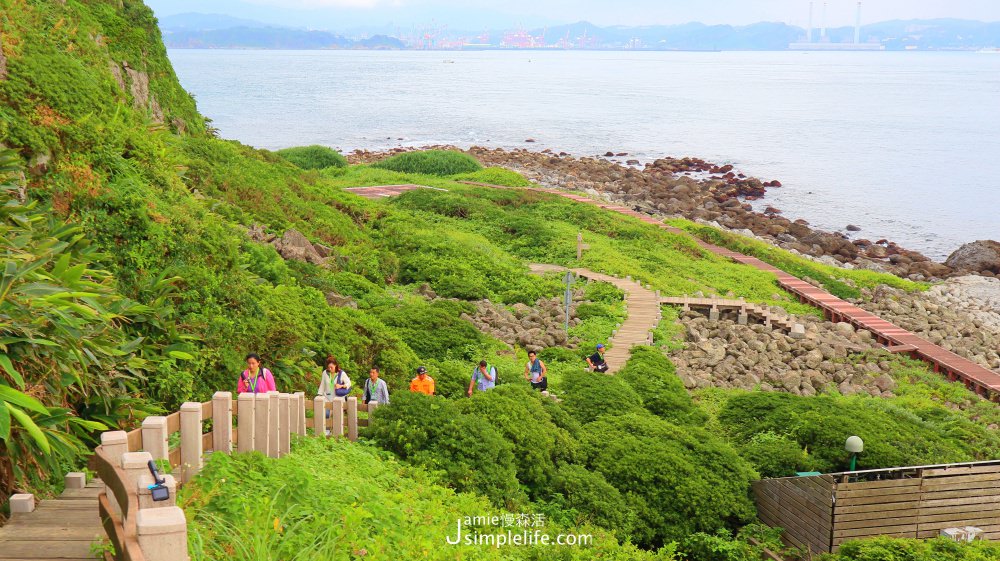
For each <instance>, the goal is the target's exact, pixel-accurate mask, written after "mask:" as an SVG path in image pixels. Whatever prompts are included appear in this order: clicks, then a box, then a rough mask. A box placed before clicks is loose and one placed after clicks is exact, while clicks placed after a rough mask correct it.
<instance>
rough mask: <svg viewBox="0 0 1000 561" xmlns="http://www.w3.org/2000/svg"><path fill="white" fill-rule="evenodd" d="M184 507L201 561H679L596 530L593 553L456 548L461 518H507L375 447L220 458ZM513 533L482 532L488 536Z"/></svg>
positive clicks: (299, 447) (187, 491) (553, 529)
mask: <svg viewBox="0 0 1000 561" xmlns="http://www.w3.org/2000/svg"><path fill="white" fill-rule="evenodd" d="M180 504H181V505H182V507H183V508H184V509H185V511H186V512H187V513H189V514H188V516H189V542H190V544H191V545H190V549H191V551H190V554H191V558H192V559H193V560H194V561H202V560H210V559H298V560H301V561H321V560H323V561H325V560H329V559H348V558H358V557H362V558H364V557H370V558H372V559H456V558H461V559H482V560H498V561H499V560H501V559H502V560H520V559H524V560H538V559H553V560H557V561H561V560H564V561H570V560H580V561H583V560H589V559H596V558H604V559H618V560H634V561H646V560H648V561H654V560H657V561H677V560H676V558H675V557H674V556H673V555H672V554H670V552H669V551H664V552H661V554H660V555H656V554H654V553H648V552H644V551H641V550H638V549H636V548H635V547H633V546H630V545H618V543H617V541H616V540H615V538H614V537H613V536H611V535H610V534H609V533H608V532H606V531H604V530H601V529H600V528H596V527H593V526H581V527H579V528H574V529H572V531H573V532H579V533H583V534H591V535H592V536H593V545H591V546H575V547H569V546H555V545H553V546H533V547H510V546H508V547H503V548H497V547H494V546H489V545H465V544H459V545H449V544H448V543H447V542H446V539H447V538H452V539H454V536H455V534H456V527H457V521H458V520H459V519H463V518H464V517H466V516H494V515H502V514H504V511H502V510H500V509H497V508H495V507H494V506H492V505H491V504H489V502H487V501H486V500H484V499H483V498H481V497H479V496H476V495H475V494H471V493H455V492H454V491H452V490H450V489H446V488H444V487H441V486H439V485H437V484H435V483H434V479H433V478H432V477H429V476H428V475H427V474H426V473H425V472H424V471H423V470H422V469H414V468H410V467H407V466H404V465H400V464H399V463H398V462H396V461H394V460H392V459H391V458H390V457H389V456H388V455H387V454H386V453H385V452H379V451H376V450H374V449H373V448H372V447H370V446H366V445H363V444H348V443H344V442H339V443H338V442H334V441H329V440H321V439H314V438H308V439H304V440H300V441H298V442H296V444H295V446H294V447H293V451H292V453H291V454H290V455H289V456H287V457H286V458H284V459H282V460H274V459H269V458H266V457H265V456H263V455H262V454H260V453H249V454H234V455H232V456H227V455H223V454H213V455H212V457H211V458H210V459H209V461H208V463H207V464H206V466H205V467H204V469H203V471H202V473H201V475H200V476H199V477H198V479H197V480H196V481H195V482H194V483H192V484H190V485H188V486H186V487H185V488H184V490H183V492H182V493H181V498H180ZM519 512H530V511H519ZM515 514H516V513H515ZM507 529H508V528H504V527H499V528H498V527H494V526H485V527H483V526H480V527H477V528H474V530H475V531H478V532H481V533H499V532H503V533H506V530H507ZM468 530H469V528H467V527H466V528H465V531H468ZM513 530H514V531H519V530H520V529H519V528H513ZM544 531H545V532H546V533H549V534H551V535H552V536H553V539H554V537H555V535H556V534H559V533H562V532H566V531H568V530H567V529H566V528H564V527H560V526H558V525H556V524H554V523H551V522H549V523H546V524H545V526H544Z"/></svg>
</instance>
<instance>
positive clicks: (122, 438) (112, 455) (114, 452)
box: [101, 425, 166, 516]
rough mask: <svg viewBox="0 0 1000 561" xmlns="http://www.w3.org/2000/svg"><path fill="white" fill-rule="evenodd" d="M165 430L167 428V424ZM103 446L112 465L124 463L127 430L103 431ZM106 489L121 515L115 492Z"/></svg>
mask: <svg viewBox="0 0 1000 561" xmlns="http://www.w3.org/2000/svg"><path fill="white" fill-rule="evenodd" d="M164 430H166V426H165V425H164ZM101 447H102V448H103V449H104V453H105V454H106V455H107V457H108V461H109V462H111V465H113V466H120V465H122V456H124V455H125V454H126V453H127V452H128V435H127V434H126V433H125V431H121V430H115V431H107V432H102V433H101ZM104 490H105V491H106V492H107V494H108V501H109V502H110V503H111V508H112V509H114V511H115V513H116V514H117V515H118V516H121V515H122V511H121V507H119V506H118V501H117V500H115V494H114V493H112V492H111V489H108V488H107V487H105V489H104Z"/></svg>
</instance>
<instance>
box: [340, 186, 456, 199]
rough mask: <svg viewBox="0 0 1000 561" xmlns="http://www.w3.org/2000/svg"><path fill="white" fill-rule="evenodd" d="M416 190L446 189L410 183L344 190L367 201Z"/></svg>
mask: <svg viewBox="0 0 1000 561" xmlns="http://www.w3.org/2000/svg"><path fill="white" fill-rule="evenodd" d="M414 189H434V190H436V191H444V190H445V189H438V188H437V187H428V186H426V185H414V184H412V183H408V184H405V185H373V186H371V187H348V188H347V189H344V191H347V192H348V193H354V194H355V195H358V196H359V197H364V198H366V199H373V200H374V199H385V198H388V197H395V196H397V195H402V194H403V193H405V192H407V191H413V190H414Z"/></svg>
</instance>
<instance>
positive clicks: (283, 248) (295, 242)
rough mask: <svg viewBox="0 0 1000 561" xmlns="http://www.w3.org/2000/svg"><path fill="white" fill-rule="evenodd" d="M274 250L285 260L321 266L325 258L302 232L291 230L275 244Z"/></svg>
mask: <svg viewBox="0 0 1000 561" xmlns="http://www.w3.org/2000/svg"><path fill="white" fill-rule="evenodd" d="M273 245H274V249H276V250H277V251H278V254H279V255H281V256H282V257H283V258H285V259H290V260H292V261H302V262H305V263H313V264H314V265H320V264H322V263H323V257H322V256H321V255H320V254H319V252H318V251H316V248H314V247H313V245H312V242H310V241H309V239H308V238H306V237H305V236H304V235H303V234H302V232H299V231H298V230H295V229H294V228H293V229H290V230H288V231H287V232H285V235H284V236H282V238H281V239H280V240H276V241H275V242H273Z"/></svg>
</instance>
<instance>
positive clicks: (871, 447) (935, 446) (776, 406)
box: [718, 392, 1000, 475]
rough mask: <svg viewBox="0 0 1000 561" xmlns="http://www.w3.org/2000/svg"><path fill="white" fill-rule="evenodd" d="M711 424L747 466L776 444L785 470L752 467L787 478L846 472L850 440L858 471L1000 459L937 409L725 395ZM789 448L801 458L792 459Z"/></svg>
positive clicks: (981, 438) (968, 425)
mask: <svg viewBox="0 0 1000 561" xmlns="http://www.w3.org/2000/svg"><path fill="white" fill-rule="evenodd" d="M718 424H719V426H720V427H721V430H722V431H724V432H725V434H726V435H727V437H728V438H729V439H730V440H731V441H732V442H734V443H737V445H739V443H746V444H745V449H746V450H747V452H748V454H749V455H750V457H753V458H761V456H762V454H761V452H760V451H759V450H758V449H757V447H759V446H760V445H761V444H762V443H765V442H767V441H771V442H772V443H774V442H775V441H777V443H778V444H779V445H780V448H779V450H780V451H781V456H782V457H785V458H787V461H788V462H789V463H787V464H785V465H784V466H783V467H781V466H775V465H774V462H775V461H776V460H777V459H778V458H777V457H775V456H771V457H769V458H766V459H765V460H764V461H765V462H766V463H764V464H762V465H760V464H759V465H758V467H759V468H760V469H761V470H762V471H766V472H768V473H770V474H773V475H778V474H780V475H793V474H794V471H796V469H798V468H802V467H805V466H809V467H812V468H813V469H816V470H817V471H822V472H837V471H844V470H846V469H847V468H848V455H847V454H846V453H845V452H844V451H843V447H844V440H845V439H846V437H847V436H851V435H857V436H860V437H861V438H862V439H864V441H865V451H864V453H863V454H862V456H861V458H860V465H861V466H862V467H863V468H865V469H878V468H887V467H895V466H912V465H927V464H941V463H951V462H966V461H975V460H988V459H992V458H995V457H997V455H998V454H1000V438H998V437H997V435H996V434H995V433H994V432H992V431H990V430H989V429H988V428H986V427H985V426H984V425H982V424H977V423H973V422H971V421H968V420H967V419H964V418H963V416H962V415H960V414H958V413H954V412H951V411H949V410H948V409H947V408H945V407H941V406H940V405H937V406H933V407H926V408H924V409H922V410H919V411H914V410H912V409H910V408H909V407H907V406H906V405H904V404H902V403H899V404H897V403H896V402H894V401H892V400H884V399H874V398H870V397H843V396H839V395H837V396H833V395H830V396H825V395H824V396H816V397H800V396H795V395H791V394H784V393H746V392H743V393H739V392H732V394H731V397H729V398H728V399H727V400H726V401H725V404H724V405H723V406H722V408H721V410H720V411H719V414H718ZM768 433H770V434H768ZM765 435H766V436H765ZM776 437H785V438H784V439H781V438H776ZM761 439H763V442H762V440H761ZM791 443H795V444H797V445H798V447H799V450H800V451H802V453H801V454H797V453H794V449H793V446H791Z"/></svg>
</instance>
